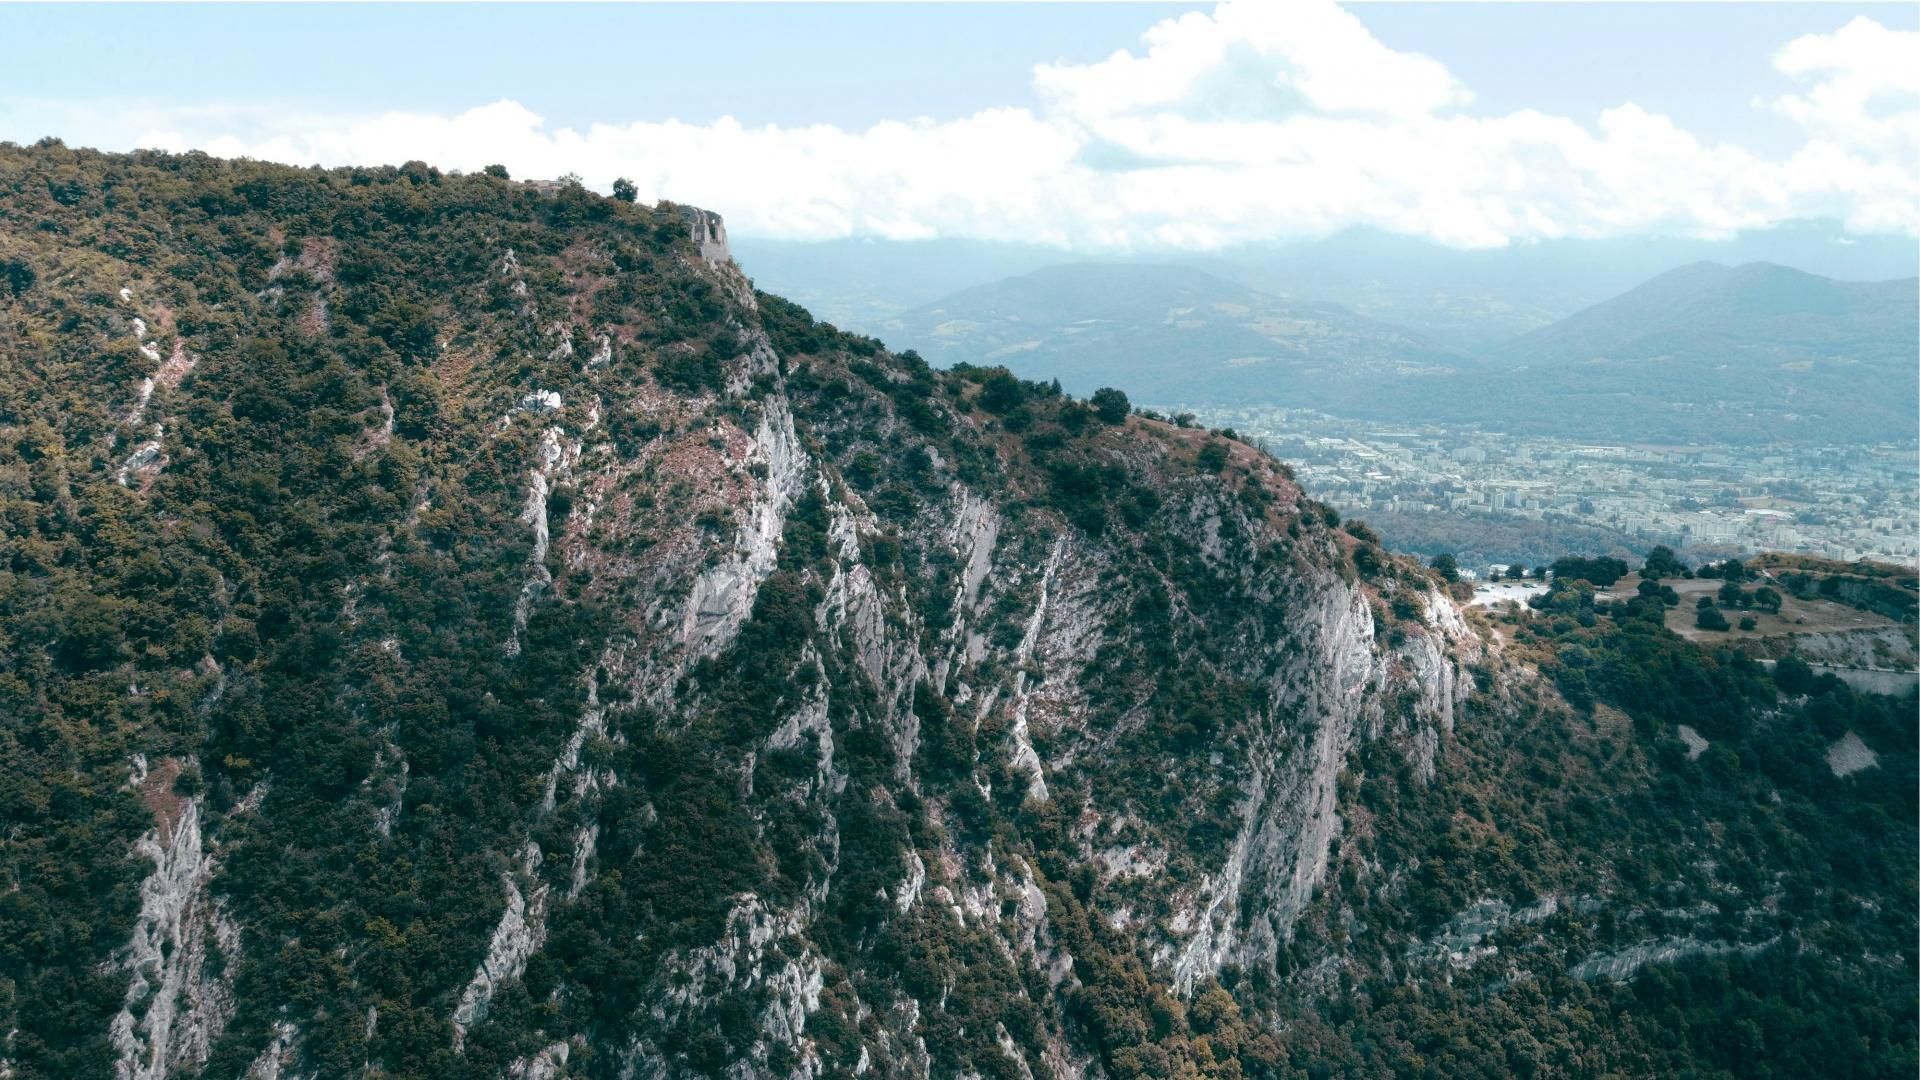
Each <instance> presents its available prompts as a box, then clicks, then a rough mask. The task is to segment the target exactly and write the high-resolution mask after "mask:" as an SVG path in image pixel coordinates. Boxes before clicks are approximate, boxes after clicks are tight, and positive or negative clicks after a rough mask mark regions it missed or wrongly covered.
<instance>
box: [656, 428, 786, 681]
mask: <svg viewBox="0 0 1920 1080" xmlns="http://www.w3.org/2000/svg"><path fill="white" fill-rule="evenodd" d="M748 460H749V462H750V463H752V464H756V465H759V464H763V465H765V466H766V471H767V475H766V480H765V482H764V484H763V485H762V486H761V488H760V490H759V491H757V492H756V493H755V496H754V499H753V501H752V503H751V504H750V505H749V506H748V507H747V508H746V513H745V520H744V521H743V522H742V523H741V524H740V527H739V528H738V529H737V530H736V532H735V534H734V540H733V551H732V553H731V554H730V555H729V557H728V558H727V559H726V560H725V561H723V562H721V563H720V565H718V566H715V567H713V568H712V569H710V570H708V571H706V572H705V573H703V574H701V575H700V577H699V578H698V579H697V580H696V581H695V582H694V584H693V590H692V593H691V595H689V596H688V598H687V604H686V608H685V609H684V614H683V615H682V616H681V622H680V641H681V643H682V644H683V645H685V646H686V648H687V652H688V656H689V658H690V659H697V658H700V657H704V656H711V655H713V654H714V653H717V652H719V651H720V650H721V649H724V648H726V646H727V645H728V644H730V643H731V642H732V641H733V638H734V635H735V634H737V633H739V632H740V626H741V624H742V623H744V622H746V620H747V616H748V615H749V614H750V613H751V612H752V611H753V601H754V598H755V597H756V596H758V595H759V592H760V583H761V582H763V581H765V580H766V577H767V575H768V574H770V573H772V572H773V567H774V564H775V562H776V561H777V560H778V558H779V554H780V537H781V534H782V533H783V532H784V530H785V528H786V523H787V511H788V510H789V509H791V508H792V506H793V503H794V501H795V500H796V499H798V498H799V497H800V496H801V495H802V494H803V493H804V492H805V490H806V487H805V485H806V470H807V465H808V457H807V453H806V451H805V450H803V449H801V446H800V436H799V434H798V433H797V432H796V431H795V430H794V427H793V415H792V414H791V413H790V412H788V410H787V403H786V400H785V399H784V398H782V397H780V396H778V395H771V396H769V397H767V398H766V399H765V400H764V401H763V402H762V404H761V415H760V427H759V430H758V432H757V433H756V435H755V437H754V445H753V449H752V451H751V453H750V454H749V457H748Z"/></svg>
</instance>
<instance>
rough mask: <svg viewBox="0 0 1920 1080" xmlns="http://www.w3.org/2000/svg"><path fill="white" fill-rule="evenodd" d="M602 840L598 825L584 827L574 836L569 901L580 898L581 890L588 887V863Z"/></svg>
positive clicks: (568, 888) (568, 892)
mask: <svg viewBox="0 0 1920 1080" xmlns="http://www.w3.org/2000/svg"><path fill="white" fill-rule="evenodd" d="M599 840H600V826H599V825H598V824H587V825H582V826H580V828H578V829H576V830H575V831H574V834H573V869H572V870H571V871H570V872H569V873H568V875H567V899H569V900H574V899H577V898H578V897H579V896H580V890H582V889H584V888H586V887H587V863H588V861H589V860H591V859H592V858H593V850H594V846H595V845H596V844H597V843H598V842H599Z"/></svg>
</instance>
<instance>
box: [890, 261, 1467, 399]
mask: <svg viewBox="0 0 1920 1080" xmlns="http://www.w3.org/2000/svg"><path fill="white" fill-rule="evenodd" d="M880 333H881V336H882V337H883V338H886V339H888V340H892V341H895V342H897V343H901V344H903V345H910V346H911V347H914V348H917V349H919V350H920V351H921V352H922V353H923V354H924V355H925V356H926V357H927V358H928V359H929V360H930V361H932V362H934V363H939V364H952V363H959V362H965V363H971V364H1006V365H1008V366H1009V367H1011V368H1013V369H1014V370H1015V371H1018V372H1019V373H1020V374H1021V375H1023V376H1025V377H1027V378H1037V379H1053V378H1057V379H1059V380H1060V382H1061V385H1062V386H1064V387H1066V388H1067V389H1068V390H1070V391H1072V392H1074V393H1081V394H1085V393H1090V392H1092V391H1093V390H1094V389H1096V388H1097V387H1100V386H1103V385H1119V386H1125V387H1128V388H1129V392H1130V393H1132V394H1133V395H1134V396H1135V397H1136V398H1139V399H1141V400H1145V401H1151V402H1163V401H1180V402H1183V403H1189V404H1198V403H1211V404H1220V403H1228V402H1241V401H1246V400H1257V399H1258V398H1259V395H1261V394H1262V393H1263V392H1264V393H1269V394H1271V393H1273V392H1274V389H1275V388H1277V387H1284V388H1285V392H1286V393H1287V394H1289V395H1293V397H1294V398H1295V399H1307V400H1311V401H1315V402H1331V401H1336V400H1343V399H1344V397H1345V396H1347V395H1359V396H1365V395H1367V394H1368V393H1370V390H1369V386H1368V384H1371V383H1372V382H1373V381H1374V380H1377V379H1380V378H1383V377H1386V376H1387V375H1388V374H1389V373H1391V374H1392V375H1405V374H1408V373H1409V372H1418V373H1420V374H1421V375H1441V374H1445V373H1447V372H1449V371H1452V370H1454V366H1455V365H1457V364H1459V363H1460V362H1461V358H1460V357H1458V356H1456V355H1455V354H1452V353H1449V352H1447V351H1446V350H1443V349H1440V348H1438V347H1435V346H1433V345H1432V344H1430V343H1428V342H1426V341H1425V340H1423V339H1422V338H1420V337H1419V336H1418V335H1416V334H1413V333H1411V332H1409V331H1407V330H1404V329H1402V328H1400V327H1396V326H1392V325H1389V324H1386V323H1381V322H1378V321H1376V320H1373V319H1369V318H1366V317H1365V316H1362V315H1358V314H1356V313H1354V312H1352V311H1349V310H1347V309H1346V308H1343V307H1341V306H1339V305H1338V304H1329V303H1309V302H1301V301H1291V300H1283V299H1280V298H1278V297H1274V296H1270V295H1267V294H1265V293H1261V292H1259V291H1257V290H1254V289H1250V288H1247V287H1246V286H1244V285H1239V284H1236V283H1234V282H1230V281H1226V280H1224V279H1221V278H1218V277H1215V276H1213V275H1211V274H1208V273H1206V272H1205V271H1202V270H1199V269H1196V268H1194V267H1190V266H1181V265H1177V264H1164V265H1162V264H1133V263H1076V264H1070V265H1065V266H1056V267H1049V268H1047V269H1044V270H1038V271H1035V272H1033V273H1031V274H1026V275H1022V276H1020V277H1016V278H1010V279H1008V280H1005V281H1001V282H996V283H993V284H990V285H983V286H978V287H976V288H973V289H968V290H965V291H963V292H960V293H957V294H955V295H954V296H951V297H948V298H946V299H945V300H942V301H940V302H937V303H934V304H930V305H927V306H925V307H921V308H918V309H916V310H914V311H912V312H909V313H907V314H906V315H904V316H902V317H900V318H899V319H895V320H889V321H888V322H887V323H884V324H882V326H881V330H880Z"/></svg>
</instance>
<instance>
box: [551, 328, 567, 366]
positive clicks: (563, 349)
mask: <svg viewBox="0 0 1920 1080" xmlns="http://www.w3.org/2000/svg"><path fill="white" fill-rule="evenodd" d="M547 335H548V336H549V337H558V338H559V339H560V344H558V345H555V346H554V347H553V349H552V351H550V352H548V353H547V359H548V360H549V361H551V362H556V363H557V362H558V361H561V360H565V359H567V358H568V357H570V356H572V355H573V328H572V327H570V326H568V325H567V324H566V323H558V322H557V323H554V324H553V325H552V326H550V327H548V328H547Z"/></svg>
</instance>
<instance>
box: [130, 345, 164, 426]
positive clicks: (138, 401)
mask: <svg viewBox="0 0 1920 1080" xmlns="http://www.w3.org/2000/svg"><path fill="white" fill-rule="evenodd" d="M150 349H153V346H151V345H143V346H141V352H142V353H143V354H144V353H145V352H146V351H147V350H150ZM147 359H149V360H155V361H157V360H159V359H160V353H159V352H158V351H157V350H156V351H154V353H153V355H152V356H150V357H148V358H147ZM152 400H153V379H152V378H150V377H149V378H145V379H141V380H140V389H139V391H138V392H137V393H136V394H135V395H134V399H133V408H132V409H130V410H128V411H127V423H128V424H138V423H139V422H140V420H141V418H142V417H144V416H146V415H147V402H149V401H152Z"/></svg>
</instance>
